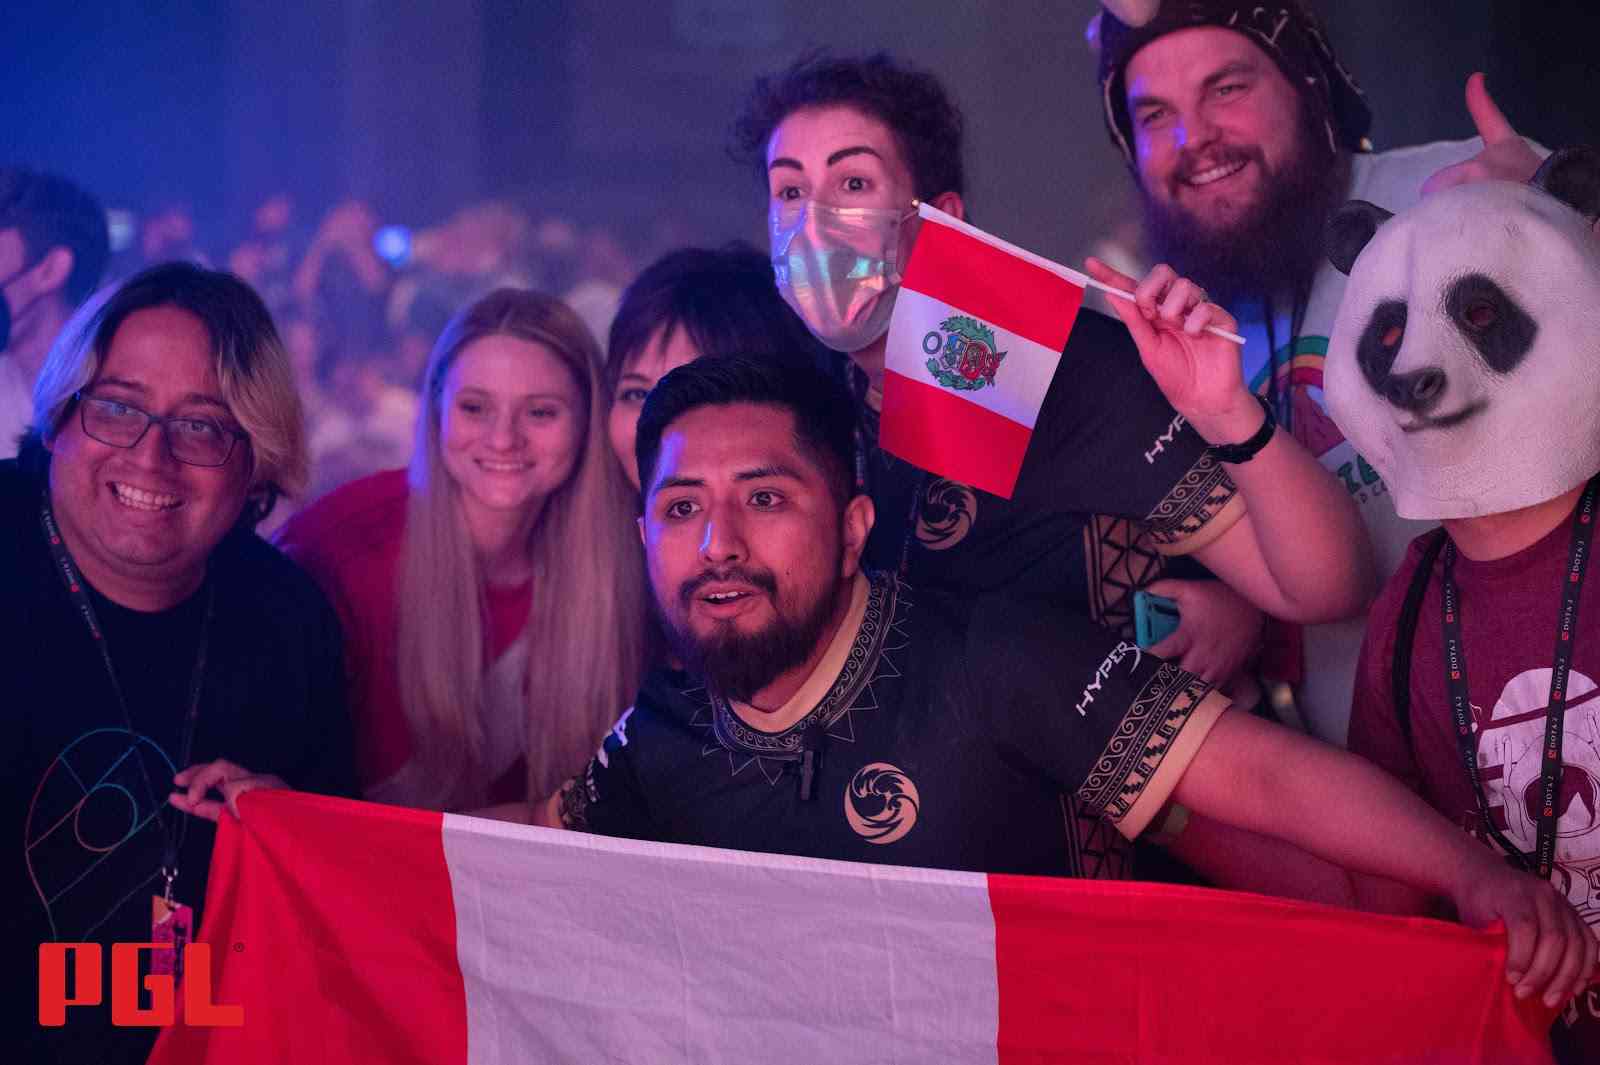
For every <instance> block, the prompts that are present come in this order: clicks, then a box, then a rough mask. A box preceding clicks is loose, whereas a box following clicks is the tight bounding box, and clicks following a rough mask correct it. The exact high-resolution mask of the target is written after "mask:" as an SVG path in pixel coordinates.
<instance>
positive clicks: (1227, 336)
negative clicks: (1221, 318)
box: [1087, 277, 1244, 348]
mask: <svg viewBox="0 0 1600 1065" xmlns="http://www.w3.org/2000/svg"><path fill="white" fill-rule="evenodd" d="M1087 283H1088V285H1089V287H1090V288H1097V289H1099V290H1100V291H1101V292H1104V293H1106V294H1107V295H1109V296H1120V297H1121V298H1122V299H1125V300H1127V301H1128V302H1129V303H1132V302H1133V301H1134V299H1135V298H1136V297H1135V296H1134V294H1133V293H1131V292H1129V291H1128V290H1127V289H1121V288H1114V287H1112V286H1111V285H1107V284H1105V283H1104V282H1101V281H1096V280H1095V279H1094V278H1092V277H1089V278H1087ZM1205 331H1206V332H1208V333H1210V334H1212V335H1213V336H1219V337H1221V338H1222V339H1223V340H1231V341H1233V342H1234V343H1235V344H1237V345H1239V346H1240V347H1241V348H1242V347H1244V337H1242V336H1240V335H1239V334H1238V333H1230V332H1228V331H1227V330H1226V329H1224V328H1222V327H1221V326H1219V325H1208V326H1206V330H1205Z"/></svg>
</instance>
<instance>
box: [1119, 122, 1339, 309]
mask: <svg viewBox="0 0 1600 1065" xmlns="http://www.w3.org/2000/svg"><path fill="white" fill-rule="evenodd" d="M1300 128H1301V131H1302V132H1301V137H1300V141H1299V143H1298V144H1297V145H1296V148H1295V152H1294V155H1293V157H1292V158H1290V159H1289V160H1288V161H1287V162H1286V163H1285V164H1284V165H1283V167H1281V168H1280V169H1278V170H1276V171H1273V170H1269V169H1268V168H1267V165H1266V160H1265V158H1264V157H1263V156H1262V154H1261V150H1260V149H1259V148H1235V147H1231V146H1224V148H1223V150H1222V151H1220V152H1217V151H1213V152H1208V153H1206V156H1205V159H1206V163H1205V164H1204V165H1206V166H1215V165H1218V164H1226V163H1234V162H1244V161H1249V162H1250V163H1253V164H1254V165H1255V166H1256V167H1257V168H1258V169H1259V171H1260V173H1261V177H1262V180H1261V185H1260V189H1261V191H1260V195H1259V198H1258V199H1257V200H1256V202H1255V203H1253V204H1251V205H1250V206H1249V207H1248V208H1246V209H1245V212H1244V214H1243V215H1241V216H1240V217H1239V218H1238V219H1237V220H1236V221H1234V222H1231V223H1228V224H1225V225H1223V226H1221V227H1212V226H1209V225H1207V224H1205V223H1204V222H1202V221H1200V220H1199V219H1198V218H1196V217H1195V215H1194V214H1192V213H1191V212H1190V211H1188V210H1187V209H1185V208H1184V207H1182V206H1180V205H1179V204H1177V203H1176V202H1165V201H1158V200H1156V199H1155V198H1154V197H1153V196H1151V195H1150V192H1149V190H1148V189H1146V188H1145V186H1144V184H1143V183H1142V182H1141V183H1140V192H1141V194H1142V199H1143V200H1144V229H1145V238H1146V240H1147V241H1148V242H1149V244H1150V250H1151V253H1152V254H1153V255H1155V256H1156V259H1157V261H1161V262H1166V263H1169V264H1170V265H1171V266H1172V268H1173V269H1174V270H1176V271H1177V272H1178V274H1179V275H1180V276H1183V277H1187V278H1189V279H1190V280H1193V281H1195V282H1197V283H1198V284H1199V285H1201V286H1202V287H1203V288H1205V289H1206V291H1207V293H1208V294H1209V295H1210V297H1211V299H1212V300H1213V301H1215V302H1216V303H1218V304H1221V305H1223V306H1230V305H1233V304H1235V303H1237V301H1239V300H1240V299H1241V298H1249V297H1256V298H1265V297H1270V296H1272V295H1274V294H1276V293H1278V292H1281V291H1283V290H1285V289H1294V290H1305V289H1308V288H1310V286H1311V280H1312V278H1313V277H1314V276H1315V275H1316V272H1317V268H1318V267H1319V266H1320V265H1321V264H1322V261H1323V231H1324V229H1325V227H1326V226H1327V223H1328V216H1329V215H1330V214H1331V213H1332V211H1333V209H1334V207H1335V206H1336V205H1337V203H1338V201H1339V200H1340V199H1341V198H1342V197H1343V196H1344V194H1345V190H1346V189H1347V188H1348V186H1349V180H1350V157H1349V155H1348V154H1346V153H1344V152H1339V153H1337V154H1334V153H1332V152H1330V150H1329V149H1328V148H1327V147H1326V146H1325V145H1319V143H1318V142H1317V141H1316V140H1315V139H1314V137H1313V135H1312V134H1311V132H1310V126H1309V125H1308V124H1307V123H1306V122H1304V121H1303V120H1302V122H1301V124H1300ZM1180 166H1181V169H1180V170H1179V171H1178V172H1177V174H1175V175H1174V177H1177V176H1178V175H1181V174H1183V173H1184V171H1185V170H1190V171H1193V170H1196V169H1199V167H1198V166H1197V165H1195V164H1192V163H1188V164H1186V165H1185V164H1180ZM1224 180H1226V179H1224Z"/></svg>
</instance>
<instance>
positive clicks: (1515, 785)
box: [1473, 667, 1600, 924]
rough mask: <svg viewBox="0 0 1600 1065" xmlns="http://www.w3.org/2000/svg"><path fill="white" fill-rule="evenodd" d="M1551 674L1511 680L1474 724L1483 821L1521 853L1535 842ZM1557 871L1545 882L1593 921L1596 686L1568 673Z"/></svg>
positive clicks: (1597, 893)
mask: <svg viewBox="0 0 1600 1065" xmlns="http://www.w3.org/2000/svg"><path fill="white" fill-rule="evenodd" d="M1550 672H1551V671H1550V669H1549V668H1548V667H1546V668H1543V669H1530V670H1528V671H1526V672H1524V673H1519V674H1517V675H1516V676H1515V677H1513V678H1511V683H1509V684H1507V685H1506V687H1505V690H1504V691H1502V692H1501V693H1500V699H1499V701H1498V702H1496V703H1495V705H1494V711H1493V713H1491V714H1490V715H1489V719H1488V721H1487V722H1485V721H1484V720H1483V712H1482V711H1481V710H1479V709H1478V708H1476V707H1474V708H1473V709H1474V712H1473V716H1474V717H1475V718H1477V719H1478V725H1479V732H1478V766H1479V769H1480V771H1481V772H1482V775H1483V789H1484V793H1485V798H1486V799H1487V800H1488V804H1489V816H1490V817H1491V818H1493V819H1494V820H1495V822H1496V823H1497V824H1501V823H1503V831H1504V832H1505V834H1506V837H1507V838H1508V839H1510V840H1511V841H1512V842H1513V843H1515V844H1516V845H1517V846H1518V847H1521V848H1522V849H1523V850H1524V851H1531V850H1533V848H1534V846H1535V844H1536V842H1537V839H1538V827H1537V825H1538V821H1537V820H1536V818H1537V816H1538V813H1539V803H1540V788H1539V776H1540V771H1541V769H1542V767H1543V757H1542V755H1543V748H1544V729H1545V709H1546V707H1547V705H1548V700H1549V697H1550ZM1559 796H1560V797H1559V798H1558V799H1557V804H1556V868H1555V871H1554V872H1553V873H1552V874H1551V882H1552V883H1553V884H1554V885H1555V886H1556V888H1557V889H1558V890H1560V891H1562V892H1563V893H1565V895H1566V896H1567V898H1568V899H1569V900H1571V902H1572V905H1573V908H1574V909H1576V910H1577V911H1578V914H1579V916H1581V917H1582V918H1583V919H1584V920H1585V921H1587V922H1589V923H1590V924H1600V685H1596V684H1595V682H1594V681H1593V680H1591V679H1590V678H1589V677H1587V676H1585V675H1584V674H1582V673H1579V672H1578V671H1577V670H1573V671H1572V672H1571V673H1570V674H1568V677H1567V710H1566V718H1565V722H1564V728H1563V729H1562V740H1561V787H1560V790H1559Z"/></svg>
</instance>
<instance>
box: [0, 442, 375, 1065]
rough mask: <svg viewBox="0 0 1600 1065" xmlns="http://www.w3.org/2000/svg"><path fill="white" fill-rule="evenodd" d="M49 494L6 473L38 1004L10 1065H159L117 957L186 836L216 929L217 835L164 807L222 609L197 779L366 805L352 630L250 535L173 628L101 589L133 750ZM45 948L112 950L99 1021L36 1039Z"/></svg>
mask: <svg viewBox="0 0 1600 1065" xmlns="http://www.w3.org/2000/svg"><path fill="white" fill-rule="evenodd" d="M38 461H40V459H39V457H38V456H37V455H35V462H38ZM43 490H44V480H43V474H42V471H37V470H36V471H33V472H25V471H24V470H23V469H21V468H19V466H18V463H17V461H16V460H12V461H7V462H0V676H3V677H4V678H5V680H4V694H3V695H0V706H3V707H4V710H5V716H4V728H5V742H4V745H3V750H0V774H3V777H4V783H3V784H0V788H3V789H4V795H5V821H4V826H5V838H6V839H8V840H11V841H12V843H11V846H12V847H14V848H15V850H14V851H13V856H12V858H11V860H10V863H9V872H7V873H6V874H5V880H4V884H5V892H4V894H3V896H0V905H3V906H4V916H3V917H0V925H3V927H4V928H5V931H6V936H5V945H6V950H5V964H6V965H7V966H8V967H9V969H10V971H11V972H13V973H16V974H19V978H18V979H17V980H16V981H14V983H15V984H16V986H18V987H19V988H20V989H22V990H21V993H18V994H14V995H12V996H10V1002H11V1006H10V1008H9V1009H8V1010H7V1011H6V1013H5V1017H6V1020H7V1021H8V1022H9V1023H8V1024H7V1025H6V1033H7V1035H6V1040H7V1044H8V1045H9V1046H12V1047H16V1046H17V1045H18V1044H19V1043H20V1045H21V1050H19V1051H18V1052H17V1054H16V1056H14V1057H13V1058H12V1060H17V1061H27V1062H29V1063H30V1065H33V1063H36V1062H74V1063H77V1062H94V1063H95V1065H102V1063H112V1062H123V1061H127V1062H142V1061H143V1060H144V1059H145V1056H146V1055H147V1054H148V1053H149V1048H150V1044H151V1042H152V1041H153V1039H154V1036H155V1033H154V1030H153V1029H147V1028H114V1027H112V1026H111V1022H110V1008H109V1003H110V998H109V994H110V963H111V955H110V944H112V943H117V942H147V941H148V940H149V938H150V919H151V897H152V895H155V894H158V893H160V891H161V888H162V878H161V876H160V873H159V867H160V865H161V858H162V852H163V849H164V844H165V840H166V833H167V831H169V830H171V831H177V832H181V833H182V835H181V840H182V843H181V849H180V851H179V854H178V869H179V872H178V878H177V882H176V884H175V885H174V889H175V890H174V896H175V898H176V899H177V900H178V901H179V902H183V903H187V904H188V905H190V906H193V907H194V909H195V914H196V928H195V930H196V931H198V930H199V920H200V918H201V910H202V903H203V902H204V898H205V891H206V881H207V875H208V872H209V866H210V860H211V847H212V842H213V840H214V839H215V837H216V830H215V826H214V825H213V824H212V823H211V822H209V821H204V820H201V819H199V818H192V817H188V816H186V815H184V814H182V813H180V812H179V811H178V810H176V809H174V808H172V807H170V806H168V805H167V803H166V797H167V794H168V793H169V792H170V791H171V790H172V775H173V773H175V772H176V771H177V770H178V769H181V768H183V766H181V765H180V764H179V759H180V757H181V755H180V751H181V734H182V731H183V719H184V715H185V713H186V711H187V709H188V705H189V698H190V697H189V688H190V684H191V679H192V677H193V673H194V664H195V659H196V651H197V643H198V638H199V633H200V629H201V626H202V624H203V623H204V621H205V617H206V601H207V599H208V597H210V596H213V595H214V597H215V598H214V605H213V606H212V616H211V622H210V635H209V639H208V652H207V659H206V669H205V680H204V683H203V685H202V688H201V701H200V713H199V718H198V721H197V724H196V728H195V735H194V746H193V755H192V760H193V761H194V762H207V761H211V760H213V759H216V758H227V759H229V760H230V761H233V762H236V763H238V764H239V765H241V766H244V767H246V768H248V769H250V770H252V771H254V772H257V773H270V774H274V775H276V776H279V777H282V778H283V779H284V780H285V781H287V782H288V783H289V784H290V785H291V786H294V787H299V788H302V789H305V790H309V791H317V792H322V793H324V794H336V795H353V794H354V793H355V777H354V757H353V751H352V741H351V734H350V719H349V716H348V713H347V710H346V706H345V699H344V677H343V665H342V655H341V640H340V631H339V624H338V619H337V617H336V616H335V615H334V613H333V610H332V608H331V607H330V606H329V605H328V604H327V601H326V600H325V599H324V598H323V597H322V594H321V593H320V592H319V591H318V590H317V588H316V586H315V585H314V584H312V583H311V581H310V579H309V578H308V577H307V576H306V575H305V574H304V573H302V572H301V571H300V570H299V569H298V568H297V567H296V566H295V565H294V564H293V563H291V562H290V561H288V560H287V559H285V558H284V557H283V556H282V555H280V554H279V553H278V552H277V550H276V549H274V548H273V547H272V546H270V545H269V544H267V543H266V542H264V541H262V540H260V539H259V538H258V537H256V536H255V535H254V534H251V533H245V532H242V531H241V532H235V533H233V534H230V536H229V537H228V538H227V539H225V540H224V541H223V543H222V544H221V545H219V546H218V548H217V550H216V551H215V552H214V553H213V555H212V558H211V561H210V565H209V567H208V572H207V576H206V580H205V583H204V584H203V585H202V586H201V588H200V590H199V591H198V592H196V593H195V594H194V595H193V596H191V597H190V598H189V599H188V600H186V601H185V602H183V603H180V604H179V605H177V606H175V607H173V608H172V609H170V610H166V611H161V612H158V613H142V612H139V611H134V610H129V609H126V608H124V607H121V606H118V605H117V604H115V603H113V602H111V601H110V600H108V599H106V598H105V597H104V596H102V595H100V594H99V593H98V592H96V591H95V590H94V589H93V588H90V589H89V596H90V602H91V604H92V606H93V608H94V611H95V614H96V616H97V617H98V619H99V621H100V625H101V628H102V630H103V631H104V633H105V640H106V645H107V647H108V648H109V650H110V654H111V658H112V661H113V664H114V665H115V667H116V671H117V680H118V683H119V684H120V685H121V687H122V690H123V693H124V695H125V696H126V699H127V702H128V711H129V716H130V717H131V719H132V725H133V734H132V735H130V734H129V731H128V725H127V723H126V721H125V720H124V718H123V715H122V712H121V710H120V709H119V708H118V704H117V701H116V696H115V695H114V693H113V690H112V687H111V682H110V679H109V677H108V675H107V672H106V668H105V665H104V663H103V661H102V659H101V656H100V653H99V651H98V650H97V649H96V647H95V645H94V643H93V641H92V638H91V637H90V635H89V630H88V627H87V626H86V625H85V623H84V621H83V619H82V618H81V617H80V616H79V615H78V613H77V611H76V609H75V607H74V606H73V603H72V600H71V599H70V597H69V596H68V593H67V590H66V588H65V587H64V586H63V584H62V581H61V578H60V575H59V574H58V572H57V571H56V569H55V567H54V565H53V563H52V561H51V558H50V554H49V550H48V547H47V545H46V543H45V538H44V534H43V531H42V529H41V528H40V524H39V509H40V501H41V493H42V492H43ZM225 816H226V815H225ZM43 942H67V943H77V942H97V943H100V944H102V963H103V969H104V971H103V973H102V990H103V992H104V993H105V994H106V996H107V997H106V998H105V1000H104V1003H103V1004H102V1005H101V1006H99V1007H75V1008H70V1009H69V1010H68V1011H67V1025H66V1027H65V1028H61V1029H44V1028H41V1027H40V1026H39V1024H38V1019H37V997H36V994H35V991H36V988H37V973H38V944H40V943H43ZM246 946H247V947H248V945H246ZM148 964H149V961H148V956H143V958H142V961H141V965H142V966H143V967H145V968H147V967H148ZM141 971H144V970H143V969H142V970H141ZM146 1003H147V997H146Z"/></svg>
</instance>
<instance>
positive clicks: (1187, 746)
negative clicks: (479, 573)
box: [561, 573, 1221, 875]
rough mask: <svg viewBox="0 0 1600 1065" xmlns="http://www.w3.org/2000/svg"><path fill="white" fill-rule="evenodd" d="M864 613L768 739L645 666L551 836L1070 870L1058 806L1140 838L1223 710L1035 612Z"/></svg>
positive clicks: (1069, 843)
mask: <svg viewBox="0 0 1600 1065" xmlns="http://www.w3.org/2000/svg"><path fill="white" fill-rule="evenodd" d="M865 603H866V606H865V612H864V614H863V615H862V619H861V622H860V624H859V626H858V627H856V628H855V630H854V634H853V643H852V644H851V645H850V648H849V654H848V655H847V656H846V657H845V658H844V659H843V661H844V664H843V666H842V667H841V668H840V669H839V671H838V673H837V674H836V676H835V677H834V678H833V682H832V684H831V685H830V686H829V687H828V688H827V689H826V695H824V696H823V697H822V698H821V699H820V701H819V702H817V703H816V705H815V706H814V707H813V708H812V709H811V710H810V712H808V713H807V714H806V715H805V716H804V717H802V718H801V720H799V721H798V722H796V723H795V725H794V726H793V727H791V728H789V729H786V730H785V731H783V732H780V733H767V732H762V731H758V730H756V729H753V728H751V727H750V726H748V725H746V724H745V723H744V721H743V720H742V719H741V718H740V717H739V716H738V715H737V713H736V712H735V711H734V709H733V707H732V706H731V705H730V704H729V703H728V701H727V700H726V699H723V698H721V697H719V696H717V695H715V694H714V693H711V692H708V691H706V690H705V688H704V687H703V686H701V685H699V684H698V683H697V682H696V681H695V679H694V678H692V677H690V676H688V675H686V674H684V673H682V672H678V671H672V670H658V671H656V672H655V673H653V674H652V675H651V676H650V677H649V678H648V680H647V681H646V684H645V686H644V688H643V690H641V692H640V693H639V697H638V700H637V701H636V703H635V705H634V706H633V708H632V709H631V710H629V711H628V712H627V713H626V714H625V715H624V716H623V718H622V720H620V721H619V722H618V724H617V726H616V727H615V728H614V729H613V730H612V733H611V734H610V735H609V736H607V737H606V740H605V742H604V744H603V745H602V747H601V749H600V751H599V753H598V754H597V755H596V756H595V758H594V759H593V760H592V761H591V762H590V764H589V767H588V769H587V771H586V772H585V773H584V774H583V775H581V776H579V777H577V778H575V779H574V780H572V781H570V782H569V783H568V784H567V786H566V787H565V788H564V789H563V792H562V798H561V807H562V818H563V821H564V822H565V824H566V825H567V827H569V828H575V829H580V830H585V831H592V832H598V833H603V834H606V835H615V836H628V837H633V838H637V839H650V840H660V841H666V842H673V843H688V844H702V845H708V846H716V847H729V848H735V849H740V850H753V851H771V852H778V853H787V854H796V855H802V856H807V857H815V858H839V859H847V860H854V861H870V862H884V863H892V864H897V865H918V866H931V867H938V868H949V869H966V870H975V871H984V872H1000V873H1024V874H1056V875H1077V874H1080V873H1081V872H1082V869H1081V868H1080V864H1079V863H1080V862H1081V854H1080V853H1079V848H1080V846H1081V844H1082V842H1083V841H1081V840H1075V839H1074V838H1073V833H1075V832H1076V831H1078V827H1077V825H1076V823H1075V819H1074V818H1072V817H1069V816H1067V813H1066V809H1065V805H1064V802H1063V799H1064V796H1065V795H1071V796H1074V797H1075V798H1076V800H1077V802H1078V804H1079V805H1080V806H1081V807H1082V808H1083V809H1084V810H1086V811H1088V812H1090V813H1092V814H1097V815H1100V816H1101V817H1102V818H1103V819H1104V821H1105V822H1106V823H1108V824H1111V825H1114V826H1116V828H1117V830H1118V831H1120V832H1122V833H1124V834H1126V835H1129V836H1133V835H1136V834H1137V833H1138V832H1139V831H1140V830H1142V828H1143V827H1144V826H1145V825H1146V824H1148V823H1149V822H1150V820H1151V818H1152V817H1153V816H1154V815H1155V813H1156V812H1157V810H1158V809H1159V808H1160V806H1161V805H1162V803H1163V802H1164V801H1165V799H1166V796H1167V795H1169V794H1170V792H1171V790H1172V788H1173V787H1174V786H1175V784H1176V781H1177V779H1178V778H1179V777H1180V776H1181V775H1182V773H1183V770H1184V769H1185V768H1186V767H1187V765H1188V762H1189V760H1190V759H1191V758H1192V757H1193V754H1194V752H1195V750H1196V749H1198V747H1199V744H1200V741H1201V740H1202V739H1203V738H1204V735H1205V733H1206V732H1207V731H1208V730H1209V728H1210V725H1211V724H1212V723H1213V722H1214V721H1215V719H1216V716H1217V714H1218V713H1220V705H1221V701H1220V700H1218V699H1211V700H1208V699H1206V696H1207V695H1208V694H1209V692H1210V688H1209V686H1208V685H1206V684H1205V683H1204V682H1203V681H1201V680H1200V679H1199V678H1197V677H1195V676H1194V675H1192V674H1189V673H1185V672H1183V671H1182V670H1180V669H1178V668H1177V667H1176V666H1174V665H1171V664H1170V663H1165V662H1162V661H1160V660H1159V659H1156V658H1154V657H1153V656H1150V655H1144V654H1142V653H1141V652H1140V651H1139V650H1138V649H1137V648H1136V647H1134V646H1132V645H1131V644H1129V643H1126V642H1124V641H1122V640H1121V639H1119V638H1118V637H1117V636H1115V635H1113V634H1111V633H1108V632H1106V631H1105V630H1104V629H1101V628H1098V627H1097V626H1095V625H1093V624H1092V623H1090V622H1088V621H1087V620H1086V619H1082V618H1073V617H1071V616H1068V615H1061V614H1057V613H1055V612H1052V611H1050V610H1049V609H1048V608H1045V607H1042V606H1041V605H1039V604H1026V605H1019V604H1017V603H1015V602H1013V601H1011V600H1008V599H1004V598H1000V597H992V596H991V597H985V598H983V599H981V600H978V601H976V602H973V601H967V602H963V601H961V600H959V599H958V598H956V597H952V596H948V595H942V594H938V593H928V594H922V593H919V592H917V591H914V590H912V589H911V588H909V587H907V586H906V585H905V584H904V583H902V582H900V581H898V580H897V579H895V578H893V577H891V576H889V575H886V574H881V573H880V574H877V575H875V576H874V577H873V578H872V580H871V582H870V589H869V590H868V592H867V593H866V597H865ZM824 679H826V678H824ZM808 757H810V758H812V759H814V762H813V765H812V769H813V773H814V776H813V777H812V780H811V794H810V796H809V797H806V796H803V794H802V785H803V779H802V778H803V777H804V776H805V775H806V774H804V772H803V770H804V769H805V766H806V761H807V758H808Z"/></svg>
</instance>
